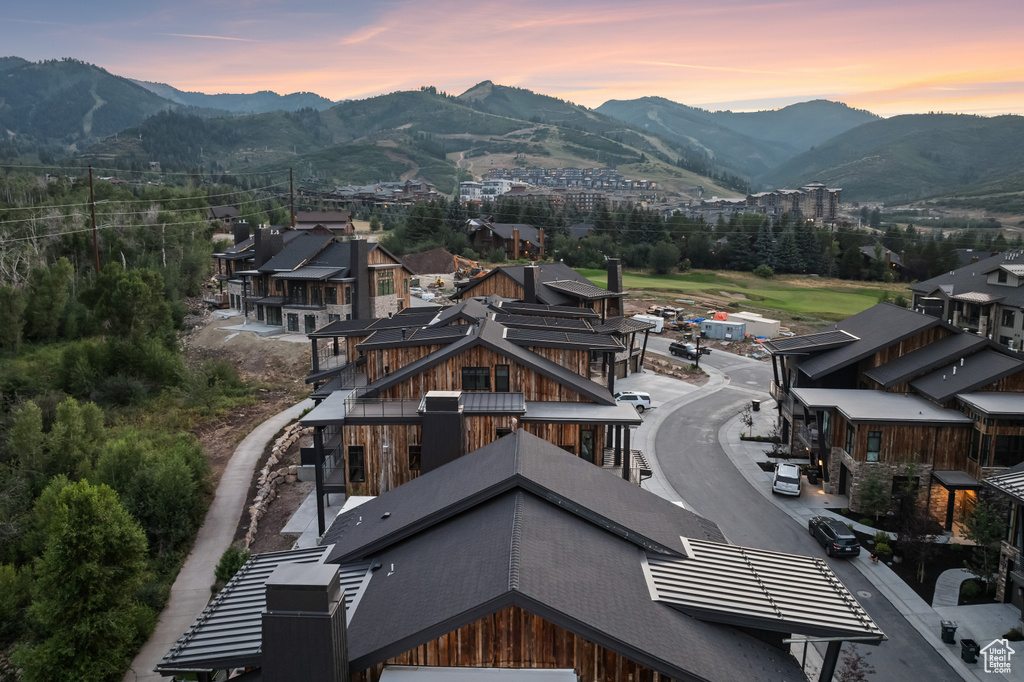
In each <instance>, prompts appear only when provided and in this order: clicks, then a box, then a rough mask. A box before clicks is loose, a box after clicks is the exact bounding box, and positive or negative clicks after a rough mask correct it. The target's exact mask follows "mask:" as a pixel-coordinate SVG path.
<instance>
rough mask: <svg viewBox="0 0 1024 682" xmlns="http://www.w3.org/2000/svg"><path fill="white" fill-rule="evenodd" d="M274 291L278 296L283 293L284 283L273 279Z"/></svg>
mask: <svg viewBox="0 0 1024 682" xmlns="http://www.w3.org/2000/svg"><path fill="white" fill-rule="evenodd" d="M274 291H276V292H277V293H279V294H280V293H283V292H284V282H282V281H281V280H279V279H275V280H274Z"/></svg>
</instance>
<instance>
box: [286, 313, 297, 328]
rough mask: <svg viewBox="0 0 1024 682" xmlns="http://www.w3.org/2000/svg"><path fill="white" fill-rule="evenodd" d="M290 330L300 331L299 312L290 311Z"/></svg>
mask: <svg viewBox="0 0 1024 682" xmlns="http://www.w3.org/2000/svg"><path fill="white" fill-rule="evenodd" d="M288 331H290V332H297V331H299V314H298V313H288Z"/></svg>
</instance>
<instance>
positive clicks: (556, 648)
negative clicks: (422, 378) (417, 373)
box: [157, 430, 885, 682]
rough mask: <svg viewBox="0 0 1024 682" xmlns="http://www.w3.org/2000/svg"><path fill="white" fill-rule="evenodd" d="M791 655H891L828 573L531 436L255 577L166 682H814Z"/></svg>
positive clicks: (234, 587)
mask: <svg viewBox="0 0 1024 682" xmlns="http://www.w3.org/2000/svg"><path fill="white" fill-rule="evenodd" d="M809 600H810V602H811V603H812V604H813V608H809V607H808V601H809ZM794 635H796V636H802V637H807V638H818V639H821V640H824V641H828V642H829V643H828V651H827V653H826V655H825V658H824V664H823V668H822V674H821V677H820V679H823V680H830V679H832V674H833V672H834V669H835V665H836V662H837V660H838V656H839V650H840V648H841V646H842V641H843V640H856V641H858V642H860V643H863V644H869V645H874V644H878V643H879V642H881V641H882V640H884V639H885V635H884V634H883V633H882V631H881V630H879V628H878V626H877V625H875V623H874V622H873V621H872V620H871V617H870V616H869V615H868V614H867V613H866V612H865V611H864V609H863V608H862V607H861V606H860V604H859V603H858V602H857V600H856V597H855V596H854V595H853V594H851V593H850V592H849V590H847V589H846V588H845V587H844V586H843V585H842V583H841V582H840V580H839V579H838V578H837V577H836V576H835V575H834V573H833V572H832V571H831V569H830V568H829V567H828V564H827V563H826V562H825V561H824V560H823V559H820V558H809V557H800V556H795V555H789V554H783V553H778V552H768V551H763V550H757V549H750V548H743V547H737V546H734V545H730V544H728V542H727V541H726V539H725V538H724V537H723V535H722V533H721V530H720V529H719V528H718V526H717V525H715V524H714V523H713V522H712V521H709V520H707V519H704V518H702V517H700V516H698V515H696V514H694V513H692V512H690V511H687V510H685V509H682V508H680V507H678V506H676V505H674V504H672V503H671V502H669V501H667V500H664V499H661V498H660V497H658V496H657V495H654V494H652V493H650V492H649V491H646V490H643V489H641V488H638V487H636V486H632V485H629V484H627V483H626V482H624V481H622V480H618V479H617V478H616V477H614V476H608V475H607V474H604V473H603V472H601V471H600V470H598V469H596V468H595V467H592V466H589V465H587V464H586V463H584V462H582V461H580V460H579V458H577V457H572V456H570V455H568V454H567V453H565V452H563V451H561V450H559V449H558V448H556V447H555V446H553V445H551V444H550V443H547V442H545V441H543V440H541V439H539V438H536V437H534V436H532V435H530V434H529V433H526V432H524V431H521V430H520V431H517V432H516V433H513V434H510V435H508V436H506V437H504V438H502V439H500V440H498V441H496V442H494V443H491V444H490V445H488V446H486V447H484V448H481V449H480V450H477V451H476V452H473V453H470V454H468V455H466V456H465V457H463V458H461V459H460V460H458V461H457V462H453V463H450V464H448V465H446V466H442V467H440V468H438V469H436V470H434V471H432V472H430V473H428V474H425V475H423V476H421V477H420V478H418V479H416V480H415V481H412V482H410V483H409V484H408V485H405V486H402V487H401V488H398V489H396V490H392V491H390V492H388V493H385V494H383V495H381V496H380V497H378V498H375V499H372V500H369V501H367V502H365V503H363V504H362V505H359V506H357V507H355V508H352V509H350V510H348V511H345V512H343V513H341V514H339V515H338V516H337V518H336V519H335V520H334V523H333V524H332V525H331V528H330V530H328V531H327V533H326V534H325V536H324V538H323V542H322V543H321V545H320V546H319V547H315V548H308V549H300V550H294V551H292V552H279V553H276V554H269V555H262V556H259V555H258V556H255V557H253V558H252V559H250V560H249V562H248V563H247V564H246V566H244V567H243V568H242V569H241V570H240V571H239V572H238V573H237V574H236V576H235V578H233V579H232V581H231V582H230V583H228V585H227V586H226V587H225V588H224V589H223V590H222V592H221V593H220V594H219V595H218V596H217V598H216V599H214V600H213V601H212V602H211V604H210V606H208V607H207V609H206V610H205V611H204V613H203V614H202V616H201V617H200V618H199V619H197V620H196V622H195V624H193V625H192V627H190V628H189V629H188V631H187V632H186V633H185V634H184V635H183V636H182V637H181V638H180V639H178V641H177V642H175V644H174V645H173V647H172V648H171V650H170V651H169V652H168V653H167V655H166V656H164V658H163V660H161V662H160V663H159V664H158V665H157V671H158V672H159V673H160V674H162V675H172V674H182V673H192V674H196V675H197V676H199V679H200V680H202V679H211V677H210V676H211V675H212V673H213V671H219V670H225V669H228V668H243V669H247V670H248V671H250V672H249V674H251V675H253V677H254V678H258V679H261V680H264V682H281V681H282V680H285V679H311V680H312V679H315V680H328V681H330V682H341V681H342V680H353V681H354V682H378V681H383V682H386V680H387V679H388V677H389V676H390V674H391V673H392V672H396V671H397V670H402V668H401V666H421V667H424V668H426V670H424V671H423V672H424V673H425V674H431V673H432V676H431V677H430V679H439V677H438V676H439V675H444V674H446V673H449V674H450V677H448V678H444V679H453V680H455V679H462V676H461V675H458V676H457V674H456V672H457V671H466V672H469V671H468V670H467V669H470V668H476V669H478V670H477V671H476V672H477V673H479V674H484V675H493V674H495V673H496V672H498V671H499V670H500V672H501V675H502V677H501V679H507V680H510V682H511V681H513V680H517V679H522V676H521V675H519V674H518V673H517V671H524V672H526V673H532V676H529V677H527V678H526V679H545V680H548V679H551V678H550V677H548V676H543V672H542V671H556V670H561V671H567V672H568V673H569V675H570V676H571V679H580V680H634V681H636V682H668V681H671V680H707V681H709V682H734V681H735V680H744V681H745V682H759V681H762V680H764V681H768V680H771V681H772V682H781V681H788V682H797V681H799V682H804V681H805V680H806V679H807V678H806V674H805V673H804V671H803V670H802V669H801V665H800V662H799V661H798V660H797V659H796V658H795V657H794V656H793V655H792V653H790V648H789V645H788V644H786V641H787V640H788V639H789V638H790V637H793V636H794ZM737 652H741V655H737ZM452 669H454V670H452ZM558 679H559V680H561V679H563V678H562V677H559V678H558Z"/></svg>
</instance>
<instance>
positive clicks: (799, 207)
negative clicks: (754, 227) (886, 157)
mask: <svg viewBox="0 0 1024 682" xmlns="http://www.w3.org/2000/svg"><path fill="white" fill-rule="evenodd" d="M842 192H843V190H842V189H839V188H834V187H826V186H825V185H824V184H822V183H820V182H812V183H810V184H807V185H804V186H802V187H800V188H799V189H777V190H772V191H770V192H757V193H755V194H748V195H747V196H746V197H745V198H732V199H722V198H719V197H712V198H711V199H709V200H704V201H701V202H700V204H697V205H691V206H688V207H686V209H685V210H684V212H685V213H686V215H687V216H688V217H690V218H692V219H695V220H696V219H698V218H703V219H704V220H705V221H707V222H713V221H716V220H718V218H719V217H722V218H724V219H727V218H729V217H731V216H732V215H733V214H737V213H759V214H761V215H767V216H771V217H777V216H781V215H783V214H784V213H789V214H791V215H802V216H803V217H804V218H805V219H807V220H815V221H820V222H823V223H834V222H835V221H836V220H837V219H838V216H839V204H840V201H841V200H842Z"/></svg>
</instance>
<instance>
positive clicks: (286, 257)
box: [235, 230, 412, 334]
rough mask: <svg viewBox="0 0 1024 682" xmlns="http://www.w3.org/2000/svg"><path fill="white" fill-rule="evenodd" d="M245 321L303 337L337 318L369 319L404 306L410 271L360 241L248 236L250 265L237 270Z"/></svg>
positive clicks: (289, 234)
mask: <svg viewBox="0 0 1024 682" xmlns="http://www.w3.org/2000/svg"><path fill="white" fill-rule="evenodd" d="M235 276H237V277H241V278H242V279H243V280H244V281H243V282H242V292H243V293H242V295H240V296H239V297H238V302H239V305H240V306H241V308H240V309H241V310H242V311H243V312H244V314H245V315H246V317H252V318H255V320H256V321H257V322H259V323H262V324H266V325H269V326H279V327H283V329H284V331H286V332H292V333H305V334H309V333H312V332H314V331H316V330H317V329H319V328H321V327H323V326H325V325H327V324H328V323H330V322H334V321H337V320H351V319H362V320H365V319H371V318H375V317H383V316H386V315H393V314H395V313H397V312H398V311H400V310H404V309H405V308H408V307H409V296H410V294H409V281H410V279H411V277H412V272H411V271H410V270H409V269H408V268H406V267H405V266H404V265H402V264H401V262H399V260H398V258H396V257H395V256H394V255H392V254H391V253H389V252H388V251H387V250H386V249H384V248H383V247H381V246H380V245H379V244H376V243H369V242H367V241H366V240H364V239H352V240H347V241H337V240H336V239H335V238H334V237H333V236H331V234H330V233H326V234H318V233H317V232H316V231H311V232H295V231H285V232H283V233H277V234H275V233H271V232H269V231H267V230H260V231H258V232H257V233H256V235H254V246H253V260H252V266H251V268H250V269H248V270H244V271H239V272H236V273H235Z"/></svg>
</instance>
